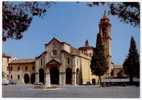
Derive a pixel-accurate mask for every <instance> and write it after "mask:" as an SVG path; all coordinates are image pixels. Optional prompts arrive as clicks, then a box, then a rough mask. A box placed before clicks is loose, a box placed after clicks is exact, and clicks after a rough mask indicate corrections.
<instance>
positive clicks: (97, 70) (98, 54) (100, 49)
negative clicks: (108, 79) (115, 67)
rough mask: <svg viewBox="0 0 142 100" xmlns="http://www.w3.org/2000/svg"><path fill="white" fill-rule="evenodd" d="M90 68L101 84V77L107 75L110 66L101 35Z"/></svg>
mask: <svg viewBox="0 0 142 100" xmlns="http://www.w3.org/2000/svg"><path fill="white" fill-rule="evenodd" d="M90 67H91V71H92V73H93V74H95V75H97V76H98V78H99V84H101V76H102V75H104V74H105V73H106V71H107V70H108V66H107V59H106V56H105V53H104V45H103V44H102V42H101V36H100V34H98V35H97V44H96V48H95V50H94V53H93V56H92V59H91V64H90Z"/></svg>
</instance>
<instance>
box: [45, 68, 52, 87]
mask: <svg viewBox="0 0 142 100" xmlns="http://www.w3.org/2000/svg"><path fill="white" fill-rule="evenodd" d="M45 86H46V87H50V86H51V82H50V71H49V68H47V69H46V75H45Z"/></svg>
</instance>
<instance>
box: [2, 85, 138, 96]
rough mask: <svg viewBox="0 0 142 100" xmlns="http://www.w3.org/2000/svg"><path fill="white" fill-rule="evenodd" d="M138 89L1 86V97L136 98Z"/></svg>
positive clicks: (133, 87) (127, 87) (132, 87)
mask: <svg viewBox="0 0 142 100" xmlns="http://www.w3.org/2000/svg"><path fill="white" fill-rule="evenodd" d="M139 95H140V89H139V87H135V86H131V87H130V86H126V87H95V86H64V87H58V88H51V89H35V88H33V85H7V86H2V96H3V97H4V98H7V97H8V98H11V97H19V98H20V97H28V98H39V97H43V98H138V97H139Z"/></svg>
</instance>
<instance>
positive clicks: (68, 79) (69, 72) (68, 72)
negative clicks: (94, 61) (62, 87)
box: [66, 68, 72, 84]
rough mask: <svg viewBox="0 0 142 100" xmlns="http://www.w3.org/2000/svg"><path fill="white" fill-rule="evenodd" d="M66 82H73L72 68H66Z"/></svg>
mask: <svg viewBox="0 0 142 100" xmlns="http://www.w3.org/2000/svg"><path fill="white" fill-rule="evenodd" d="M66 84H72V69H71V68H67V69H66Z"/></svg>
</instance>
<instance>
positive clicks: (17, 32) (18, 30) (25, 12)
mask: <svg viewBox="0 0 142 100" xmlns="http://www.w3.org/2000/svg"><path fill="white" fill-rule="evenodd" d="M50 4H51V3H49V2H44V3H43V2H10V1H4V2H3V3H2V17H3V20H2V23H3V34H2V39H3V41H6V39H9V38H11V39H21V38H22V36H23V32H25V31H26V30H27V29H28V28H29V26H30V24H31V22H32V19H33V17H34V16H41V15H43V14H44V13H45V12H46V11H47V8H49V7H50Z"/></svg>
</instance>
